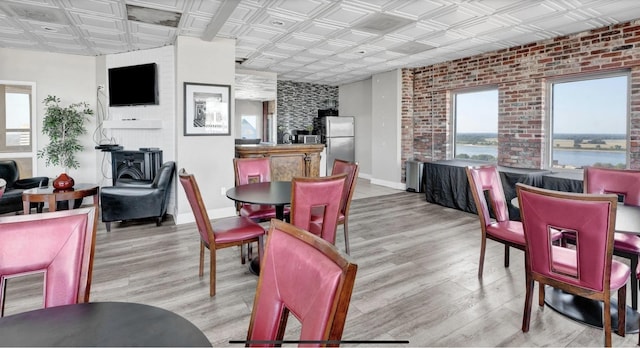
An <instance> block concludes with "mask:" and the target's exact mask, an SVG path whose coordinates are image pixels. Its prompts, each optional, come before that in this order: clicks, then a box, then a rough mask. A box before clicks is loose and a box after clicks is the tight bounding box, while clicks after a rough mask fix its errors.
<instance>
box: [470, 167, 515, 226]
mask: <svg viewBox="0 0 640 348" xmlns="http://www.w3.org/2000/svg"><path fill="white" fill-rule="evenodd" d="M467 176H468V178H469V186H470V187H471V190H473V193H474V197H476V195H477V197H476V201H477V202H479V204H480V206H479V207H476V209H478V214H482V216H483V217H484V222H485V226H486V225H489V224H490V223H491V215H490V213H489V203H488V202H487V200H486V198H485V193H484V192H485V191H488V193H489V199H490V200H491V204H492V205H491V208H492V209H493V213H494V214H495V218H496V221H508V220H509V210H508V208H507V202H506V199H505V196H504V189H503V188H502V180H500V174H499V173H498V168H497V167H496V166H493V165H488V166H480V167H467Z"/></svg>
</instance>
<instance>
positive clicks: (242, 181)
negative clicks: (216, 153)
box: [233, 157, 271, 186]
mask: <svg viewBox="0 0 640 348" xmlns="http://www.w3.org/2000/svg"><path fill="white" fill-rule="evenodd" d="M270 161H271V160H270V159H269V158H268V157H260V158H234V159H233V167H234V170H235V175H236V186H238V185H246V184H252V183H256V182H268V181H271V162H270Z"/></svg>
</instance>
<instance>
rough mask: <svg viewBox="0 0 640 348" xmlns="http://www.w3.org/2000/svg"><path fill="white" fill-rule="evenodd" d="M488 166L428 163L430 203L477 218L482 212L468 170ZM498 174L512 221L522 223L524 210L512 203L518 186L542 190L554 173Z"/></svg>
mask: <svg viewBox="0 0 640 348" xmlns="http://www.w3.org/2000/svg"><path fill="white" fill-rule="evenodd" d="M488 164H489V163H488V162H483V161H474V160H443V161H434V162H426V163H425V165H424V173H423V180H424V188H425V194H426V200H427V202H430V203H436V204H439V205H442V206H445V207H449V208H455V209H459V210H462V211H466V212H469V213H474V214H477V213H478V211H477V208H476V205H475V203H474V201H473V194H472V192H471V188H470V187H469V182H468V180H467V174H466V172H465V168H466V167H468V166H480V165H488ZM498 172H499V173H500V179H501V180H502V188H503V190H504V195H505V199H506V202H507V207H508V208H509V218H510V219H511V220H519V219H520V210H519V209H517V208H515V207H513V206H512V205H511V203H510V202H511V199H513V198H514V197H516V189H515V186H516V183H519V182H520V183H523V184H527V185H532V186H542V176H543V175H544V174H547V173H551V171H549V170H542V169H526V168H512V167H505V166H498Z"/></svg>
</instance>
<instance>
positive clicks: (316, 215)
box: [311, 207, 344, 224]
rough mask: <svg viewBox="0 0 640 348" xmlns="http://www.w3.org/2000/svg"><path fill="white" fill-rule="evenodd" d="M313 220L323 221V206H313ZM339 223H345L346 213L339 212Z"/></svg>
mask: <svg viewBox="0 0 640 348" xmlns="http://www.w3.org/2000/svg"><path fill="white" fill-rule="evenodd" d="M311 222H317V223H322V208H321V207H313V208H311ZM338 223H339V224H343V223H344V213H342V212H340V213H339V214H338Z"/></svg>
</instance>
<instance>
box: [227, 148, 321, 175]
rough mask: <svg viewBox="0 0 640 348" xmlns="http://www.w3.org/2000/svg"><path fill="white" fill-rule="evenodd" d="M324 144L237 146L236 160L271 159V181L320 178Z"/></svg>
mask: <svg viewBox="0 0 640 348" xmlns="http://www.w3.org/2000/svg"><path fill="white" fill-rule="evenodd" d="M323 149H324V144H277V145H275V144H274V145H270V144H254V145H236V158H247V157H270V158H271V181H291V179H292V178H293V177H294V176H320V153H321V152H322V150H323Z"/></svg>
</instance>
